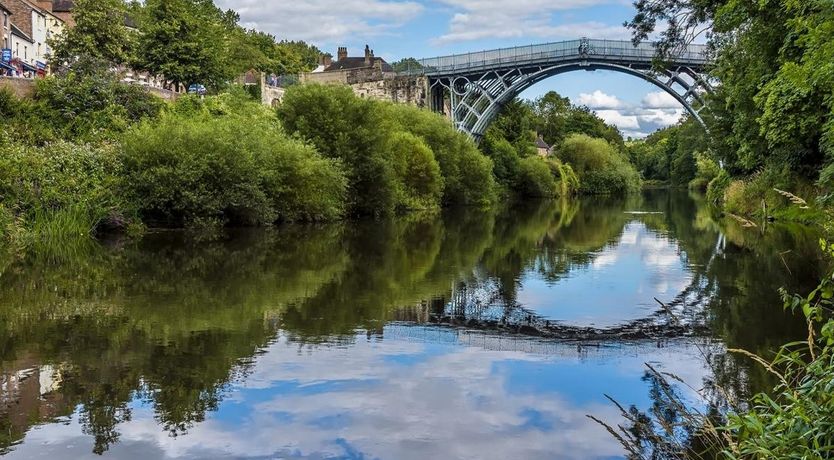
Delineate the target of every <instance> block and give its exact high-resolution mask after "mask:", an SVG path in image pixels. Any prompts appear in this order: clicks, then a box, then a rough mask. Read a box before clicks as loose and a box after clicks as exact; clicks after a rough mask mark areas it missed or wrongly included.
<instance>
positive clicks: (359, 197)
mask: <svg viewBox="0 0 834 460" xmlns="http://www.w3.org/2000/svg"><path fill="white" fill-rule="evenodd" d="M278 115H279V118H280V119H281V121H282V123H283V124H284V126H285V127H286V129H287V130H288V131H289V132H291V133H294V134H298V135H300V136H301V137H303V138H304V139H307V140H309V141H310V142H312V143H313V145H315V146H316V148H317V149H318V150H319V151H320V152H321V153H322V154H323V155H324V156H326V157H329V158H336V159H339V160H341V161H342V163H343V164H344V166H345V167H346V174H347V177H348V180H349V196H350V202H349V211H350V212H352V213H355V214H365V215H386V214H392V213H393V212H395V211H396V210H397V209H402V208H410V207H412V206H413V205H414V202H413V201H411V202H410V201H409V200H405V202H404V201H403V200H402V198H403V195H402V194H401V193H400V192H399V191H400V190H403V189H406V188H408V184H407V181H408V180H410V179H409V178H407V177H405V176H403V175H402V174H401V172H402V171H405V169H403V168H402V167H401V166H398V163H400V159H398V156H399V153H396V152H393V151H392V150H391V148H390V146H391V145H392V144H391V143H392V139H400V140H403V139H405V138H404V137H402V136H401V134H400V133H402V132H407V133H410V134H411V135H413V136H414V137H415V138H417V139H419V140H421V141H422V142H423V143H424V145H426V146H427V147H428V148H429V149H430V151H431V154H432V155H431V156H432V157H433V159H434V160H435V161H436V162H437V165H438V166H439V170H440V175H441V177H442V184H443V185H442V190H443V193H442V202H443V203H444V204H451V203H459V204H473V205H483V204H489V203H491V202H492V201H494V179H493V178H492V165H491V163H490V161H489V159H487V158H485V157H484V156H483V155H481V154H480V152H478V150H477V148H476V147H475V145H474V144H473V143H472V142H471V141H470V140H469V139H467V138H466V137H465V136H464V135H463V134H461V133H458V132H457V131H455V129H454V127H452V125H451V124H449V123H448V121H446V120H444V119H443V118H442V117H440V116H439V115H436V114H432V113H429V112H426V111H423V110H419V109H417V108H414V107H408V106H404V105H395V104H391V103H383V102H378V101H371V100H367V99H363V98H359V97H357V96H355V95H354V94H353V91H352V90H351V89H350V88H348V87H346V86H335V85H303V86H296V87H292V88H290V89H288V90H287V93H286V95H285V96H284V99H283V101H282V103H281V106H280V107H279V108H278ZM409 139H411V138H409ZM409 142H410V143H411V144H412V145H415V144H414V142H413V139H412V140H411V141H409ZM420 155H421V156H422V158H423V160H424V162H425V163H426V164H428V165H430V164H431V161H430V158H429V156H428V154H427V152H426V151H422V152H421V153H420ZM429 169H431V167H429ZM432 188H433V189H435V190H436V188H435V186H432ZM428 195H429V196H431V195H435V194H434V192H432V193H429V194H428ZM427 204H429V203H427V202H426V201H425V200H423V201H422V202H421V204H420V205H421V206H426V205H427ZM440 204H441V203H440V201H436V202H434V203H432V205H433V207H436V206H439V205H440Z"/></svg>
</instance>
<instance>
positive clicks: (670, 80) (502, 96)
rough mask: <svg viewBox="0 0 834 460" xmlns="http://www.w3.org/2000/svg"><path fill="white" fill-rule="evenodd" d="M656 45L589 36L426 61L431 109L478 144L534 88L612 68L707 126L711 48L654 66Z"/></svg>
mask: <svg viewBox="0 0 834 460" xmlns="http://www.w3.org/2000/svg"><path fill="white" fill-rule="evenodd" d="M654 58H655V49H654V45H653V44H651V43H640V44H638V45H636V46H635V45H633V44H632V43H631V42H627V41H618V40H591V39H587V38H583V39H580V40H573V41H567V42H558V43H549V44H544V45H532V46H529V47H516V48H505V49H501V50H493V51H482V52H477V53H469V54H464V55H455V56H445V57H440V58H432V59H424V60H421V61H420V63H421V65H422V66H423V70H422V73H424V74H425V75H427V76H428V77H429V85H430V98H431V100H430V101H429V105H430V107H432V109H433V110H435V111H438V112H446V113H447V115H449V116H450V117H451V118H452V120H453V121H454V123H455V125H456V126H457V128H458V129H459V130H460V131H463V132H466V133H467V134H469V135H470V136H471V137H473V138H474V139H475V140H476V141H477V140H480V138H481V137H482V136H483V135H484V133H485V132H486V129H487V127H489V124H490V123H491V122H492V121H493V120H494V119H495V117H496V116H497V115H498V113H499V111H500V109H501V107H502V106H503V105H504V104H506V103H507V102H508V101H509V100H511V99H512V98H514V97H516V96H517V95H518V94H520V93H521V92H523V91H524V90H525V89H527V88H529V87H530V86H532V85H534V84H536V83H538V82H540V81H542V80H545V79H547V78H550V77H552V76H555V75H559V74H563V73H567V72H573V71H579V70H585V71H593V70H610V71H614V72H619V73H624V74H628V75H632V76H635V77H638V78H641V79H643V80H645V81H647V82H649V83H651V84H653V85H655V86H657V87H658V88H660V89H662V90H663V91H665V92H667V93H669V94H670V95H671V96H672V97H673V98H674V99H675V100H677V101H678V102H679V103H680V104H681V105H682V106H683V107H684V108H685V109H686V110H687V111H688V112H689V113H690V114H691V115H692V117H693V118H695V120H697V121H698V122H699V123H700V124H701V125H704V121H703V119H702V117H701V116H700V112H701V110H702V109H703V108H704V107H705V104H704V99H703V95H704V94H705V93H709V92H711V91H712V87H711V86H710V84H709V81H708V77H707V76H706V75H705V68H706V67H707V65H708V64H709V62H710V61H709V58H708V57H707V54H706V48H704V47H703V46H701V45H690V46H689V47H688V48H686V49H684V50H682V51H681V52H680V53H679V54H678V56H677V57H676V58H674V59H671V60H670V62H668V63H667V64H666V66H665V67H664V68H663V69H661V70H657V69H656V68H655V66H654V64H655V62H654Z"/></svg>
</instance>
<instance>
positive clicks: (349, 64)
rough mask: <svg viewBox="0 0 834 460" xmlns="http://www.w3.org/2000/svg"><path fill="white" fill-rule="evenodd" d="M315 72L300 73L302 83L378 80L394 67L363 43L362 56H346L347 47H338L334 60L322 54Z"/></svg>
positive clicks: (347, 82) (391, 71) (352, 82)
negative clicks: (363, 52) (363, 51)
mask: <svg viewBox="0 0 834 460" xmlns="http://www.w3.org/2000/svg"><path fill="white" fill-rule="evenodd" d="M316 70H317V71H315V72H309V73H305V74H302V75H301V81H302V82H304V83H344V84H347V85H352V84H355V83H362V82H368V81H380V80H382V79H383V78H385V77H386V75H393V74H394V69H393V68H392V67H391V65H390V64H388V63H387V62H385V59H382V58H380V57H376V56H374V51H373V50H372V49H371V48H370V47H369V46H368V45H365V55H364V56H348V50H347V47H344V46H343V47H340V48H339V50H338V51H337V52H336V60H335V61H333V60H332V59H331V58H330V57H329V56H328V55H325V56H322V62H321V67H320V68H319V69H316Z"/></svg>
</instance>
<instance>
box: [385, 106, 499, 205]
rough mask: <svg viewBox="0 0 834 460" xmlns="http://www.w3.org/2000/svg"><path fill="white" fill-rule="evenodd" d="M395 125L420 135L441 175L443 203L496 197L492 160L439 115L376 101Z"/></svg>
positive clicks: (485, 201) (477, 202)
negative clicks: (435, 160) (438, 166)
mask: <svg viewBox="0 0 834 460" xmlns="http://www.w3.org/2000/svg"><path fill="white" fill-rule="evenodd" d="M376 104H377V105H378V106H379V107H380V108H381V109H383V110H384V112H385V117H386V118H388V119H390V120H392V121H394V122H395V123H396V124H397V127H398V128H399V129H401V130H403V131H407V132H409V133H411V134H414V135H415V136H417V137H419V138H421V139H423V140H424V141H425V142H426V144H427V145H428V146H429V147H430V148H431V150H432V152H433V153H434V156H435V158H436V159H437V163H438V165H440V173H441V175H442V176H443V181H444V190H443V203H444V204H463V205H474V206H485V205H488V204H492V203H494V202H495V201H496V200H497V195H496V187H495V178H494V176H493V174H492V161H490V159H489V158H487V157H485V156H484V155H483V154H482V153H481V152H480V151H479V150H478V147H477V146H476V145H475V143H474V142H472V140H471V139H469V138H468V137H467V136H466V135H465V134H463V133H461V132H459V131H458V130H456V129H455V128H454V126H453V125H452V124H451V123H450V122H449V120H447V119H446V118H444V117H443V116H442V115H439V114H436V113H432V112H429V111H428V110H425V109H419V108H417V107H414V106H410V105H405V104H390V103H381V102H377V103H376Z"/></svg>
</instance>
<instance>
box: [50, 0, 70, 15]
mask: <svg viewBox="0 0 834 460" xmlns="http://www.w3.org/2000/svg"><path fill="white" fill-rule="evenodd" d="M73 6H74V5H73V2H72V0H52V11H53V12H57V13H69V12H71V11H72V8H73Z"/></svg>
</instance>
